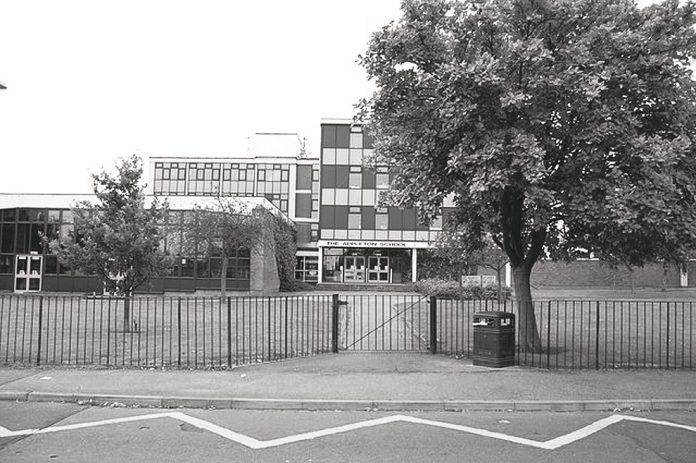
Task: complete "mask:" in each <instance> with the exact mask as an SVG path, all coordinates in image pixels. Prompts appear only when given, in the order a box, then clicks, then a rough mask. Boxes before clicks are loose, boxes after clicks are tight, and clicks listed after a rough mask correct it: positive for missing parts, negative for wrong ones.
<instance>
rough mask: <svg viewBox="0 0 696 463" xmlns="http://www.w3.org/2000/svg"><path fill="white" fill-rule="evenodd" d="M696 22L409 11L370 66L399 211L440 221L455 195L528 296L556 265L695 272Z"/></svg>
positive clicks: (469, 225)
mask: <svg viewBox="0 0 696 463" xmlns="http://www.w3.org/2000/svg"><path fill="white" fill-rule="evenodd" d="M694 10H695V7H694V4H693V3H691V2H687V3H684V4H683V5H679V4H678V1H677V0H668V1H665V2H663V3H660V4H656V5H652V6H649V7H646V8H638V7H637V5H636V2H635V1H632V0H516V1H509V0H508V1H505V0H466V1H451V0H433V1H427V2H422V1H414V0H405V1H404V2H403V4H402V11H403V17H402V18H401V19H400V20H399V21H398V22H392V23H391V24H389V25H388V26H386V27H384V28H383V29H382V30H380V31H379V32H377V33H376V34H374V36H373V38H372V40H371V42H370V45H369V48H368V50H367V52H366V54H365V55H364V56H363V57H361V63H362V65H363V66H364V67H365V69H366V70H367V72H368V75H369V77H370V78H371V79H373V80H374V82H375V83H376V88H377V90H376V92H375V93H374V95H373V97H372V99H371V100H369V101H364V102H362V111H363V116H364V117H366V118H367V119H369V121H370V126H371V129H372V131H373V132H374V135H375V137H376V152H377V156H378V158H379V159H378V162H380V163H385V164H388V165H393V166H398V167H399V175H398V176H397V178H396V179H395V180H394V182H393V183H392V189H393V190H392V195H391V201H393V202H396V203H397V204H415V205H417V206H418V207H419V210H420V211H421V215H422V217H423V218H424V219H429V218H432V217H434V216H435V215H437V214H438V213H439V207H440V205H441V203H442V200H443V198H444V197H445V196H447V195H448V194H453V195H454V199H455V204H456V207H457V210H456V213H455V217H454V218H455V220H456V222H457V226H458V227H459V228H460V229H464V230H465V231H466V233H467V234H468V235H469V236H472V237H477V238H475V239H476V240H477V241H478V242H483V240H481V239H480V237H481V236H484V235H490V236H491V237H492V238H493V239H494V240H495V242H496V243H497V244H498V245H499V246H500V247H501V248H502V249H504V250H505V252H506V254H507V256H508V257H509V258H510V261H511V264H512V265H513V269H517V270H518V272H517V274H516V280H517V276H520V275H521V276H522V278H521V279H522V280H524V277H525V276H526V279H527V280H528V277H529V272H531V268H532V266H533V264H534V262H535V261H536V260H537V259H538V257H539V256H540V255H541V254H542V252H544V250H545V249H546V250H548V252H549V253H550V255H551V256H552V257H555V258H562V257H568V256H571V255H572V252H573V250H574V249H577V248H578V247H582V248H586V249H591V250H592V251H593V252H594V253H595V255H597V256H598V257H601V258H605V259H610V260H611V259H615V260H621V261H622V262H626V263H629V264H633V265H640V264H642V263H644V262H646V261H648V260H652V259H657V258H667V259H670V260H677V259H680V258H683V257H684V255H685V253H686V251H687V250H688V249H689V248H690V247H691V248H692V249H693V248H694V243H695V242H696V208H695V207H694V204H695V203H696V201H695V199H696V156H695V153H696V145H695V144H694V142H695V141H696V140H695V137H696V130H695V129H696V127H695V125H696V107H695V103H696V93H695V85H694V80H693V79H692V73H691V69H690V68H689V65H690V63H691V62H692V60H693V58H694V53H695V51H696V50H695V46H696V36H695V32H694V23H695V15H694ZM520 272H521V273H520ZM524 274H526V275H524ZM516 286H517V284H516ZM527 288H528V282H527Z"/></svg>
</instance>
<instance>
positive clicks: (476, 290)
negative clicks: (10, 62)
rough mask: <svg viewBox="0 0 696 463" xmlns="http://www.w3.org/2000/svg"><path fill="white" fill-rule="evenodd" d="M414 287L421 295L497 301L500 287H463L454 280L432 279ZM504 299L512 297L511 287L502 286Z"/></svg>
mask: <svg viewBox="0 0 696 463" xmlns="http://www.w3.org/2000/svg"><path fill="white" fill-rule="evenodd" d="M413 286H414V289H415V290H416V291H417V292H419V293H421V294H425V295H426V296H436V297H440V298H444V299H460V300H485V299H488V300H495V299H497V298H498V285H487V286H483V287H481V286H466V287H462V286H461V285H460V284H459V282H457V281H454V280H440V279H437V278H431V279H425V280H420V281H417V282H416V283H415V284H414V285H413ZM502 297H503V299H510V298H511V297H512V289H511V288H510V287H509V286H505V285H503V286H502Z"/></svg>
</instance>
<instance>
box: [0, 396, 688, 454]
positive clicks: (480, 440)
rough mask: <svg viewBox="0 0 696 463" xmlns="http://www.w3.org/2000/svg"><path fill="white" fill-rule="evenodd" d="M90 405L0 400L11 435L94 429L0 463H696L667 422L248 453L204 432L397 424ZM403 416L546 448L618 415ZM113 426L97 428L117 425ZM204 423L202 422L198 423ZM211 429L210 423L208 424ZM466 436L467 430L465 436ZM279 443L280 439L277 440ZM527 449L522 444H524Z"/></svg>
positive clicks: (297, 445) (351, 438)
mask: <svg viewBox="0 0 696 463" xmlns="http://www.w3.org/2000/svg"><path fill="white" fill-rule="evenodd" d="M157 413H172V412H171V410H158V409H137V408H114V407H86V406H78V405H74V404H44V403H26V402H25V403H13V402H0V426H2V427H4V428H5V429H6V430H8V431H18V430H23V429H37V428H47V427H50V426H70V425H75V424H80V423H92V424H88V425H87V426H86V427H83V428H77V429H72V428H71V429H62V430H58V431H56V432H50V433H45V434H34V435H22V436H14V437H0V461H12V462H40V461H70V462H93V461H97V460H98V461H100V462H104V463H107V462H117V461H118V462H122V461H129V462H133V463H136V462H153V461H171V462H190V461H211V462H217V461H220V462H222V461H225V462H234V461H259V462H278V461H279V462H296V461H298V462H299V461H305V462H307V461H312V462H320V461H332V462H336V461H339V462H341V461H346V462H365V461H401V462H405V461H408V462H410V461H438V462H439V461H443V462H449V461H453V462H454V461H457V462H462V461H477V462H479V461H480V462H489V461H490V462H500V461H509V460H512V459H514V460H515V461H519V462H532V461H534V462H545V461H563V462H588V461H592V462H603V461H612V462H615V461H631V462H660V461H666V462H689V463H690V462H693V461H694V458H693V456H694V455H695V454H696V432H695V431H693V430H687V429H680V428H674V427H670V426H666V425H663V424H654V423H647V422H635V421H620V422H616V423H614V424H611V425H609V426H607V427H606V428H604V429H601V430H599V431H597V432H594V433H591V434H589V435H587V436H585V437H582V438H580V439H578V440H575V441H573V442H569V443H567V444H565V445H562V446H560V447H559V448H556V449H542V448H535V447H533V446H530V445H526V444H524V443H517V442H512V441H509V440H506V438H493V437H487V436H483V435H477V434H472V433H471V432H464V431H461V430H459V429H445V428H442V427H436V426H431V425H426V424H418V423H412V422H391V423H386V424H380V425H375V426H370V427H364V428H359V429H354V430H349V431H345V432H329V433H328V434H327V435H321V436H315V437H312V438H308V439H305V440H301V441H297V442H287V443H283V442H281V443H280V444H278V445H275V446H272V447H270V448H259V449H254V448H250V447H248V446H246V445H244V444H241V443H239V442H236V441H234V440H230V439H229V438H226V437H224V436H221V435H219V434H216V433H215V432H211V431H209V430H207V429H203V428H201V427H200V426H213V428H212V429H216V430H218V431H219V430H220V429H222V430H227V431H233V432H235V433H238V434H233V436H238V435H239V434H242V435H244V436H248V437H251V438H253V439H254V440H256V441H258V442H268V441H271V440H273V439H279V438H287V437H288V436H296V435H298V434H300V433H307V432H317V431H321V430H325V429H331V428H335V427H337V426H345V425H351V424H354V423H361V422H364V421H365V420H375V419H380V418H388V417H390V416H393V415H392V414H390V413H385V412H328V411H326V412H304V411H251V410H246V411H244V410H201V409H179V410H177V411H176V412H173V413H177V414H178V413H180V414H182V416H185V417H188V418H187V419H188V420H189V421H191V423H193V424H191V423H189V422H186V421H181V420H179V419H175V418H171V417H168V416H164V417H156V418H152V419H138V417H141V416H146V415H152V414H157ZM404 416H407V417H415V418H416V419H422V420H430V421H432V422H436V423H447V424H451V425H459V426H466V427H468V428H471V429H475V430H484V431H490V432H494V433H499V434H500V435H503V436H512V437H511V439H514V438H522V440H524V439H527V440H529V441H530V442H546V441H550V440H552V439H555V438H558V437H559V436H567V435H570V434H569V433H572V432H574V431H577V430H578V429H581V428H583V427H585V426H588V425H590V424H591V423H595V422H597V421H598V420H602V419H606V418H607V417H610V416H613V415H611V414H608V413H598V412H593V413H591V412H583V413H550V412H528V413H523V412H465V413H452V412H450V413H447V412H439V413H436V412H420V413H418V412H414V413H408V414H404ZM627 416H632V417H638V418H640V419H648V420H657V421H667V422H671V423H678V424H682V425H687V426H691V427H694V428H693V429H696V413H692V412H653V413H633V414H630V415H627ZM129 417H134V420H133V421H126V422H117V423H111V424H109V423H106V424H105V423H100V424H98V425H95V424H94V422H98V421H101V420H121V419H124V418H129ZM200 423H204V424H200ZM205 423H208V424H205ZM468 428H467V429H468ZM281 441H282V439H281ZM525 442H526V441H525Z"/></svg>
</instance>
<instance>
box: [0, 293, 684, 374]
mask: <svg viewBox="0 0 696 463" xmlns="http://www.w3.org/2000/svg"><path fill="white" fill-rule="evenodd" d="M124 302H125V301H124V299H123V298H115V297H99V296H97V297H85V296H60V295H58V296H56V295H19V294H5V295H0V364H6V365H9V364H22V365H105V366H114V367H172V368H228V367H232V366H236V365H246V364H251V363H257V362H265V361H273V360H280V359H286V358H292V357H298V356H306V355H315V354H320V353H325V352H339V351H409V352H432V353H441V354H445V355H453V356H457V357H470V356H471V355H472V354H473V329H474V328H473V326H472V322H473V315H474V314H475V313H478V312H485V311H506V312H512V313H514V314H515V315H516V342H517V345H516V362H517V363H518V364H519V365H527V366H533V367H541V368H597V369H613V368H670V369H672V368H684V369H686V368H695V367H696V358H695V357H696V347H695V345H694V341H695V340H696V323H694V315H695V314H694V308H695V306H696V304H694V303H692V302H688V301H684V302H682V301H588V300H576V301H572V300H540V301H535V302H534V303H533V306H531V310H529V311H528V313H530V314H531V313H533V314H534V319H531V318H529V317H522V318H521V317H520V315H521V311H520V306H519V305H518V304H517V303H516V302H514V301H504V302H502V303H497V302H496V301H458V300H448V299H436V298H433V297H425V296H419V295H388V294H386V295H366V294H353V295H342V296H339V295H338V294H333V295H319V294H317V295H303V296H274V297H265V296H264V297H260V296H259V297H254V296H248V297H246V296H245V297H230V298H227V299H224V300H222V301H221V300H220V298H219V297H177V296H174V297H169V296H164V297H141V296H137V297H133V298H132V299H131V300H130V320H129V322H128V325H124V320H125V317H124V311H125V304H124ZM534 326H536V328H537V329H536V331H535V330H533V327H534ZM531 334H534V335H535V336H534V337H532V336H531ZM527 338H529V339H531V340H532V341H531V342H524V340H525V339H527Z"/></svg>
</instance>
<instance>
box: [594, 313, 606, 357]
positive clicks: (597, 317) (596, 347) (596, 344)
mask: <svg viewBox="0 0 696 463" xmlns="http://www.w3.org/2000/svg"><path fill="white" fill-rule="evenodd" d="M595 318H596V320H595V370H599V301H597V316H596V317H595ZM605 323H606V321H605Z"/></svg>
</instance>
